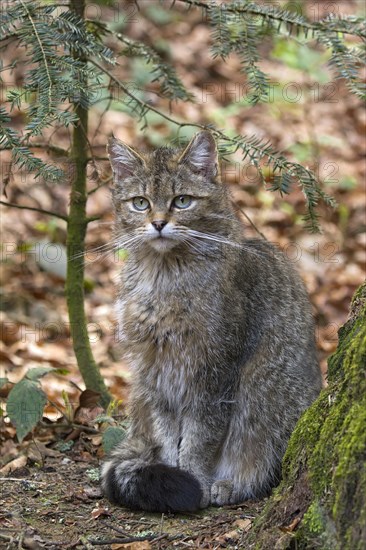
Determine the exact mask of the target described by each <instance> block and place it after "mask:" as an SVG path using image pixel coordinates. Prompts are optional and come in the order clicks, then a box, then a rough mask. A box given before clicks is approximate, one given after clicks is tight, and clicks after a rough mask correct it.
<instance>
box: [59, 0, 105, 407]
mask: <svg viewBox="0 0 366 550" xmlns="http://www.w3.org/2000/svg"><path fill="white" fill-rule="evenodd" d="M71 8H72V9H74V10H75V11H76V13H77V14H78V15H79V16H80V17H83V16H84V8H85V0H72V1H71ZM74 57H76V58H77V60H78V61H79V62H82V63H84V64H85V66H86V64H87V60H86V59H85V58H83V57H82V56H78V55H77V54H74ZM84 80H85V81H84V89H85V96H84V97H81V98H80V101H79V102H77V103H76V104H75V111H76V113H77V115H78V117H79V123H78V124H77V126H75V128H74V129H73V136H72V150H71V161H72V163H73V172H72V182H71V193H70V211H69V216H68V225H67V259H68V261H67V275H66V299H67V307H68V312H69V319H70V332H71V336H72V343H73V347H74V352H75V355H76V359H77V363H78V367H79V370H80V373H81V375H82V377H83V380H84V382H85V385H86V387H87V388H88V389H91V390H94V391H97V392H100V394H101V401H102V404H103V405H104V406H106V405H108V403H109V401H110V399H111V397H110V394H109V393H108V390H107V388H106V386H105V384H104V380H103V378H102V376H101V374H100V372H99V368H98V365H97V364H96V362H95V360H94V357H93V353H92V350H91V347H90V342H89V337H88V331H87V323H86V316H85V309H84V247H85V232H86V228H87V225H88V219H87V216H86V201H87V192H86V170H87V157H88V107H87V104H88V94H87V86H88V82H87V79H86V77H84Z"/></svg>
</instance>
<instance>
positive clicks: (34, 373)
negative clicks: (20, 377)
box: [25, 367, 55, 381]
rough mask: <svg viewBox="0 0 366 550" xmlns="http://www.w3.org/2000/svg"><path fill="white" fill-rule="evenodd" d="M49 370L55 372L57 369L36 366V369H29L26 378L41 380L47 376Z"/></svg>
mask: <svg viewBox="0 0 366 550" xmlns="http://www.w3.org/2000/svg"><path fill="white" fill-rule="evenodd" d="M49 372H55V369H54V368H52V367H36V368H34V369H29V371H28V372H27V374H26V375H25V378H27V379H28V380H33V381H36V380H39V379H40V378H42V376H45V375H46V374H48V373H49Z"/></svg>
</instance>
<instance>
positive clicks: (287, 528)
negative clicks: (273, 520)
mask: <svg viewBox="0 0 366 550" xmlns="http://www.w3.org/2000/svg"><path fill="white" fill-rule="evenodd" d="M300 521H301V517H300V516H296V518H295V519H293V520H292V521H291V523H290V524H289V525H285V526H282V527H280V529H281V531H283V532H284V533H292V531H294V530H295V529H296V527H297V526H298V525H299V523H300Z"/></svg>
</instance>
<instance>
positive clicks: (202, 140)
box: [178, 131, 218, 177]
mask: <svg viewBox="0 0 366 550" xmlns="http://www.w3.org/2000/svg"><path fill="white" fill-rule="evenodd" d="M178 163H179V164H183V163H184V164H186V163H188V164H189V165H190V166H191V167H192V168H193V170H194V171H195V172H199V173H202V175H206V176H211V177H212V176H213V177H215V176H217V174H218V158H217V146H216V141H215V139H214V137H213V135H212V134H211V132H207V131H204V132H199V133H198V134H196V135H195V136H194V137H193V138H192V140H191V141H190V142H189V144H188V145H187V147H186V148H185V150H184V151H183V153H182V155H181V156H180V158H179V160H178Z"/></svg>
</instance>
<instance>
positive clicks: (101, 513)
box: [91, 506, 110, 519]
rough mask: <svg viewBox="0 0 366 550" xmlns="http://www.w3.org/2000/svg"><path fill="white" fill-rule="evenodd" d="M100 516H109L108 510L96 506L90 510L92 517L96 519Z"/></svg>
mask: <svg viewBox="0 0 366 550" xmlns="http://www.w3.org/2000/svg"><path fill="white" fill-rule="evenodd" d="M100 516H110V512H109V511H108V508H103V507H102V506H97V507H96V508H94V509H93V510H92V511H91V517H92V518H93V519H98V518H99V517H100Z"/></svg>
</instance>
